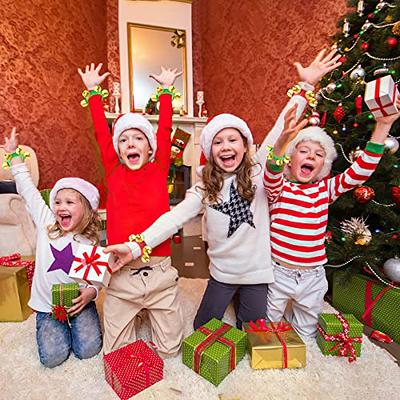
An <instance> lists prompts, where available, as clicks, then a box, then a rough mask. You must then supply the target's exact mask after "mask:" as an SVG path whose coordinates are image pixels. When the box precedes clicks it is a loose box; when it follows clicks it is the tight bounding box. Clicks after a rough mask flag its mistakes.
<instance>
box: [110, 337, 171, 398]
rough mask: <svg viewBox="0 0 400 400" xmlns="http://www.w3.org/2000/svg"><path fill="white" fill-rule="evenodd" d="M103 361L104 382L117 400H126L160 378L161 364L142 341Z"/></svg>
mask: <svg viewBox="0 0 400 400" xmlns="http://www.w3.org/2000/svg"><path fill="white" fill-rule="evenodd" d="M103 361H104V373H105V377H106V381H107V382H108V384H109V385H110V386H111V387H112V388H113V389H114V391H115V393H116V394H117V395H118V397H119V398H120V399H121V400H128V399H130V398H131V397H132V396H134V395H135V394H137V393H139V392H141V391H142V390H144V389H146V388H148V387H150V386H152V385H154V384H155V383H157V382H159V381H161V380H162V379H163V376H164V361H163V360H162V358H161V357H160V356H159V355H158V354H156V353H155V352H154V351H153V350H152V349H151V348H150V347H149V346H148V345H147V344H146V343H145V342H144V341H143V340H136V342H133V343H131V344H128V345H126V346H124V347H121V348H119V349H117V350H114V351H112V352H111V353H108V354H105V355H104V357H103Z"/></svg>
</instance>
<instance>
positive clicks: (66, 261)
mask: <svg viewBox="0 0 400 400" xmlns="http://www.w3.org/2000/svg"><path fill="white" fill-rule="evenodd" d="M50 249H51V252H52V253H53V256H54V261H53V264H51V265H50V268H49V269H48V270H47V272H50V271H56V270H58V269H62V270H63V271H64V272H65V273H66V274H67V275H68V272H69V270H70V268H71V265H72V261H73V260H74V255H73V254H72V244H71V243H69V244H68V245H67V246H65V247H64V248H63V249H62V250H57V249H56V248H55V247H53V246H52V245H50Z"/></svg>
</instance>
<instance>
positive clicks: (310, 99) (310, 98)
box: [286, 85, 318, 108]
mask: <svg viewBox="0 0 400 400" xmlns="http://www.w3.org/2000/svg"><path fill="white" fill-rule="evenodd" d="M302 92H303V93H304V96H303V97H304V98H305V99H306V100H307V103H308V105H309V106H310V107H311V108H315V107H317V105H318V101H317V99H316V98H315V94H314V92H313V91H311V90H307V91H304V90H303V89H302V88H301V86H300V85H294V86H293V87H292V88H291V89H289V90H288V91H287V93H286V94H287V95H288V97H293V96H294V95H302Z"/></svg>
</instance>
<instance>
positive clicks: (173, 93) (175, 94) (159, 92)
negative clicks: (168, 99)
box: [150, 85, 181, 103]
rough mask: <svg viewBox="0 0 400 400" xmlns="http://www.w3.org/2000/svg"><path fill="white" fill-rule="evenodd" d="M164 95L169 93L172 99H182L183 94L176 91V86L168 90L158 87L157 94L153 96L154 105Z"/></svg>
mask: <svg viewBox="0 0 400 400" xmlns="http://www.w3.org/2000/svg"><path fill="white" fill-rule="evenodd" d="M164 93H168V94H170V95H171V96H172V99H175V98H179V97H181V94H180V93H179V92H178V91H177V90H176V88H175V86H172V85H171V86H169V87H168V89H164V88H163V87H162V86H158V87H157V89H156V92H155V93H154V94H153V95H151V97H150V99H151V101H153V102H154V103H157V102H158V99H159V98H160V96H161V95H162V94H164Z"/></svg>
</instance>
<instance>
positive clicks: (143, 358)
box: [130, 353, 153, 387]
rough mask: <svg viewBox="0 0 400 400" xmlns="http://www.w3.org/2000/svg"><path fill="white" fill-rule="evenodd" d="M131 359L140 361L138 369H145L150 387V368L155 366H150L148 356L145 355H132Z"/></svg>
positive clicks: (147, 384) (147, 383)
mask: <svg viewBox="0 0 400 400" xmlns="http://www.w3.org/2000/svg"><path fill="white" fill-rule="evenodd" d="M130 358H131V360H132V358H135V359H137V360H138V361H139V363H138V365H137V368H138V369H139V370H140V369H143V370H144V373H145V375H146V387H148V386H150V368H151V367H152V366H153V364H150V363H149V362H148V361H147V359H146V355H145V354H144V353H139V354H131V355H130Z"/></svg>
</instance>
